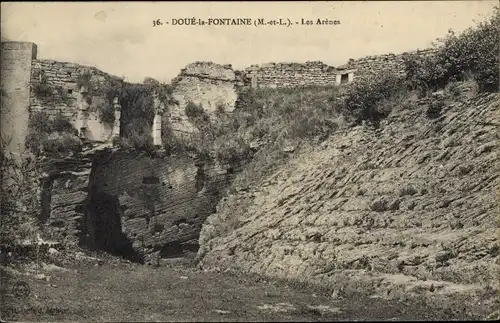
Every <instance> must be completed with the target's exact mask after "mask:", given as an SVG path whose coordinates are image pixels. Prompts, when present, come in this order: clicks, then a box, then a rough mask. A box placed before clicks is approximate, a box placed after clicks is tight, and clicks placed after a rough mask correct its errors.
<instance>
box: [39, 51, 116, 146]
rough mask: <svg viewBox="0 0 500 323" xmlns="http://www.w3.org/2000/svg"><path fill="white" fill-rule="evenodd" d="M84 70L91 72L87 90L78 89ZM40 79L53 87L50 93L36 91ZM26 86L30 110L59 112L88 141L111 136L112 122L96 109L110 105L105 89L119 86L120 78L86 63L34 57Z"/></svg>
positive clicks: (109, 138) (40, 81)
mask: <svg viewBox="0 0 500 323" xmlns="http://www.w3.org/2000/svg"><path fill="white" fill-rule="evenodd" d="M84 73H89V74H90V75H91V79H90V85H89V86H91V88H90V89H87V88H85V87H82V89H80V88H78V85H79V84H78V79H79V77H80V76H81V75H83V74H84ZM42 80H43V82H45V83H46V84H47V85H46V86H48V87H50V88H51V89H52V90H53V93H52V95H48V96H47V95H41V94H40V93H37V87H38V86H40V84H41V83H42ZM30 85H31V94H30V109H31V111H43V112H45V113H46V114H48V115H49V117H54V116H56V115H57V114H59V113H62V115H63V116H65V117H67V118H68V119H69V120H70V121H71V123H72V124H73V126H74V127H75V129H77V130H78V131H80V130H81V129H82V128H84V129H83V133H82V135H84V136H85V137H86V138H87V139H89V140H93V141H101V142H104V141H109V140H111V139H112V138H111V135H112V130H113V124H107V123H105V122H102V121H101V119H100V111H99V108H100V107H102V106H103V105H111V102H108V101H109V98H108V97H107V95H108V93H107V89H110V88H114V89H119V88H120V87H121V86H122V85H123V80H122V79H120V78H118V77H116V76H112V75H109V74H106V73H104V72H102V71H100V70H98V69H96V68H94V67H90V66H83V65H78V64H75V63H68V62H56V61H50V60H36V59H34V60H33V61H32V68H31V81H30ZM82 91H83V92H87V93H82Z"/></svg>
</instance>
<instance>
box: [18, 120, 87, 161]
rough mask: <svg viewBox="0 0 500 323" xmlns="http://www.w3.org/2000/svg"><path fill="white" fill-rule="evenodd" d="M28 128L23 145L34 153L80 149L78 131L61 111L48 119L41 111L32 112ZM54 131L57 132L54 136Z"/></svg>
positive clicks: (65, 151)
mask: <svg viewBox="0 0 500 323" xmlns="http://www.w3.org/2000/svg"><path fill="white" fill-rule="evenodd" d="M28 129H29V132H28V135H27V136H26V139H25V145H26V148H28V149H29V150H31V152H33V153H34V154H35V155H39V154H40V153H41V152H42V151H45V152H47V153H52V154H54V153H57V154H61V153H68V152H71V151H74V152H78V151H80V150H81V144H82V143H81V141H80V139H79V138H78V137H77V135H78V131H77V130H76V129H75V128H74V127H73V125H72V124H71V122H70V121H69V119H68V118H67V117H65V116H64V115H63V114H62V113H58V114H57V115H56V116H55V117H54V119H50V118H49V116H48V115H47V114H46V113H45V112H43V111H36V112H33V113H31V115H30V119H29V121H28ZM55 133H59V134H58V135H57V136H54V134H55Z"/></svg>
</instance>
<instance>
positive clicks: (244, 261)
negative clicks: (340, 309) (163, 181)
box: [199, 83, 500, 297]
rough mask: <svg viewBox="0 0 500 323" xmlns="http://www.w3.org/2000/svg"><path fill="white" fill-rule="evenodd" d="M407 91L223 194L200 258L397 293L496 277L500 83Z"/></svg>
mask: <svg viewBox="0 0 500 323" xmlns="http://www.w3.org/2000/svg"><path fill="white" fill-rule="evenodd" d="M433 100H434V99H433V98H429V97H428V98H424V99H417V98H416V97H414V98H410V99H409V100H408V101H407V102H406V103H405V104H404V105H403V106H399V107H395V108H394V109H393V110H392V113H391V114H390V115H389V117H388V118H387V119H386V120H384V122H383V123H382V125H381V127H380V128H379V129H376V130H375V129H370V128H368V127H356V128H351V129H348V130H345V131H339V132H337V133H336V134H334V135H333V136H331V137H330V138H329V139H328V140H327V141H326V142H324V143H323V144H321V146H319V147H317V148H316V149H314V150H313V151H310V152H307V153H301V154H298V155H297V156H296V157H295V158H293V159H292V160H291V161H289V162H287V163H286V164H285V165H283V166H282V167H281V168H280V170H279V171H278V172H276V173H275V174H274V175H272V176H271V177H269V178H268V179H267V180H266V181H265V182H264V183H263V184H262V185H260V186H259V187H253V188H252V189H251V190H250V191H247V192H241V191H240V192H239V193H237V194H235V195H231V196H229V197H228V198H227V199H225V200H223V201H222V202H220V204H219V206H218V212H217V213H216V214H214V215H212V216H210V217H209V218H208V220H207V221H206V223H205V224H204V226H203V228H202V232H201V235H200V251H199V258H200V259H201V264H202V266H203V267H205V268H208V267H220V268H237V269H239V270H244V271H249V272H258V273H263V274H266V275H269V276H276V277H284V278H306V279H308V280H310V281H314V282H324V283H332V284H335V286H337V287H339V286H340V291H342V290H343V287H342V286H347V285H348V284H354V285H355V286H356V288H357V289H359V288H360V286H363V289H364V290H367V289H366V288H368V291H369V292H372V293H375V294H378V295H384V297H392V296H394V297H397V296H398V295H400V296H401V295H402V294H406V295H408V294H409V293H412V292H419V293H420V292H424V294H425V293H427V292H429V293H433V294H434V295H444V296H445V297H446V295H450V293H451V294H454V293H457V292H464V293H465V294H468V295H472V294H471V293H473V292H475V291H479V290H483V291H484V290H487V291H490V292H492V291H493V290H495V289H498V280H497V278H498V264H499V243H498V233H499V230H498V218H497V216H498V203H497V202H496V196H495V194H496V190H497V188H498V183H499V173H498V167H497V166H498V164H497V160H498V159H497V158H498V145H497V142H498V131H497V130H498V127H499V125H498V120H499V119H498V113H499V108H500V107H499V105H500V104H499V103H500V102H499V101H500V95H499V94H495V93H494V94H474V91H473V90H472V89H471V87H470V86H469V85H468V84H467V83H464V84H461V85H460V94H459V95H458V96H455V97H453V96H452V95H451V94H449V93H445V96H444V104H445V105H444V107H443V108H442V111H441V116H440V117H438V118H434V119H431V118H429V117H428V115H427V113H426V111H427V109H428V107H429V104H430V103H431V102H432V101H433Z"/></svg>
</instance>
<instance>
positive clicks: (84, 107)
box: [77, 87, 89, 138]
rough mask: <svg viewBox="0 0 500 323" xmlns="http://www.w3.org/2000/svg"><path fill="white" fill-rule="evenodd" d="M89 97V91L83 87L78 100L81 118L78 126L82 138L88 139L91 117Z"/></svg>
mask: <svg viewBox="0 0 500 323" xmlns="http://www.w3.org/2000/svg"><path fill="white" fill-rule="evenodd" d="M87 95H88V90H87V88H86V87H82V88H81V89H80V96H79V100H78V105H79V110H80V111H79V112H80V114H79V116H80V120H78V123H77V124H78V125H79V126H80V129H79V131H80V132H79V134H80V137H81V138H86V137H87V131H88V123H87V121H88V116H89V104H88V102H87Z"/></svg>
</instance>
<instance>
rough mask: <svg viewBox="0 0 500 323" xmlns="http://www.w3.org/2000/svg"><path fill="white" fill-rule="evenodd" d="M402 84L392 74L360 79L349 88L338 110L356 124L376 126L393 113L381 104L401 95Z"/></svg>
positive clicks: (388, 107)
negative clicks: (366, 122) (362, 123)
mask: <svg viewBox="0 0 500 323" xmlns="http://www.w3.org/2000/svg"><path fill="white" fill-rule="evenodd" d="M402 83H403V79H402V78H401V77H399V76H398V75H396V74H392V73H388V74H384V75H382V76H381V77H379V76H377V77H366V78H360V79H358V80H357V81H356V82H354V83H351V84H350V86H349V87H348V88H347V91H346V93H345V94H344V97H343V98H342V100H341V101H340V102H339V103H338V104H337V110H338V111H339V112H340V113H342V114H343V115H344V116H345V117H346V119H347V120H348V121H350V122H352V123H354V124H360V123H361V122H362V121H363V120H365V121H368V122H370V123H372V124H375V125H376V124H378V122H379V121H380V120H382V119H383V118H385V117H387V116H388V115H389V113H390V112H391V110H390V108H391V107H390V106H388V105H383V104H381V103H383V102H384V101H387V100H389V99H391V98H392V97H394V96H395V95H396V94H398V93H400V92H401V91H402V87H401V84H402Z"/></svg>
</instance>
